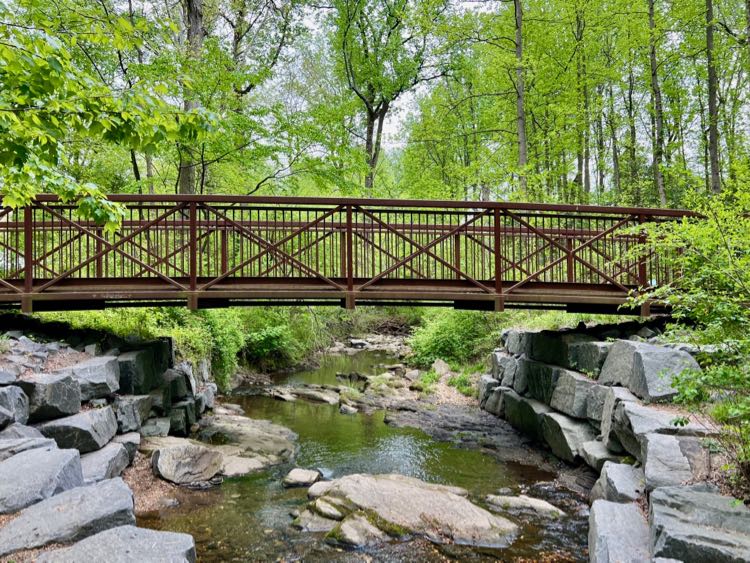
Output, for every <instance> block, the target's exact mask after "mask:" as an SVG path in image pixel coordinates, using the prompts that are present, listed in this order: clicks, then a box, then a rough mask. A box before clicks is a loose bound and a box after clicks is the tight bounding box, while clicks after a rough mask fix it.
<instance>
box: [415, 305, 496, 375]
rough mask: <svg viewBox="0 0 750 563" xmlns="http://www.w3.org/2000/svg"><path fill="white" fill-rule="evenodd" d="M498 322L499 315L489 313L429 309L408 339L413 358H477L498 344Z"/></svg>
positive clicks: (456, 360)
mask: <svg viewBox="0 0 750 563" xmlns="http://www.w3.org/2000/svg"><path fill="white" fill-rule="evenodd" d="M500 323H501V319H500V316H498V315H495V314H491V313H481V312H476V311H455V310H453V309H437V310H433V311H429V312H427V313H426V314H425V317H424V319H423V323H422V324H421V325H420V326H418V327H417V328H416V329H415V331H414V334H413V335H412V337H411V339H410V341H409V344H410V346H411V348H412V352H413V354H414V355H413V361H414V363H415V364H416V365H419V366H429V365H431V364H432V363H433V362H434V361H435V360H437V359H441V360H444V361H446V362H448V363H458V364H464V363H467V362H469V361H471V360H474V359H477V358H480V357H482V356H484V355H485V354H487V353H489V352H490V351H491V350H492V349H493V348H494V347H495V346H497V342H498V338H499V333H500V326H501V324H500Z"/></svg>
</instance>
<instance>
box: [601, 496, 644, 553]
mask: <svg viewBox="0 0 750 563" xmlns="http://www.w3.org/2000/svg"><path fill="white" fill-rule="evenodd" d="M650 560H651V554H650V550H649V530H648V524H647V523H646V519H645V518H644V517H643V515H642V514H641V512H640V510H638V507H637V506H636V505H635V504H634V503H628V504H621V503H617V502H609V501H606V500H596V501H594V504H592V505H591V512H590V513H589V561H590V562H591V563H642V562H644V561H650Z"/></svg>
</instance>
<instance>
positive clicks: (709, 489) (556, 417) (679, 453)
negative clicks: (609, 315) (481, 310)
mask: <svg viewBox="0 0 750 563" xmlns="http://www.w3.org/2000/svg"><path fill="white" fill-rule="evenodd" d="M662 323H663V321H656V322H654V323H651V324H648V325H641V324H639V323H626V324H622V325H607V326H598V327H591V328H588V327H584V326H579V327H578V328H577V329H572V330H560V331H522V330H509V331H506V332H504V333H503V334H502V337H501V342H502V347H501V348H499V349H497V350H495V351H494V352H493V353H492V356H491V372H490V373H489V374H486V375H484V376H483V377H482V378H481V380H480V382H479V401H480V406H481V408H483V409H484V410H486V411H488V412H491V413H493V414H495V415H496V416H498V417H501V418H504V419H505V420H507V421H508V422H509V423H510V424H511V425H512V426H514V427H515V428H517V429H519V430H520V431H521V432H523V433H524V434H526V435H528V436H529V437H531V438H533V439H534V440H536V441H538V442H539V443H541V444H544V445H546V446H547V447H549V448H550V450H551V451H552V452H553V453H554V454H555V455H556V456H557V457H559V458H560V459H562V460H564V461H565V462H567V463H571V464H582V463H585V464H588V465H589V466H590V467H591V468H592V469H593V470H595V471H596V472H597V473H599V475H600V477H599V479H598V481H597V482H596V484H595V486H594V488H593V490H592V491H591V502H592V507H591V512H590V521H589V524H590V526H589V556H590V560H591V561H592V562H608V561H650V560H658V559H660V558H667V559H674V560H678V561H686V562H688V561H750V510H748V508H747V507H745V506H743V505H742V504H741V503H738V502H737V501H736V500H735V499H733V498H731V497H726V496H722V495H721V494H719V492H718V490H717V489H716V487H714V486H713V485H711V484H710V483H708V479H709V476H710V473H711V470H712V467H711V461H712V458H711V455H710V453H709V449H708V445H709V443H710V438H711V436H712V435H714V434H715V432H716V429H715V428H714V427H712V426H710V425H707V424H700V423H696V422H690V423H689V424H686V425H678V424H677V423H676V419H677V418H678V417H679V416H680V415H681V413H680V412H679V411H676V409H675V408H674V406H672V405H669V406H667V405H666V403H669V402H671V400H672V399H673V398H674V397H675V395H676V391H675V389H674V387H673V380H674V378H675V376H677V375H678V374H680V373H682V372H684V371H685V370H694V371H699V370H700V369H701V367H700V365H699V364H698V362H697V361H696V357H697V356H698V355H699V354H700V353H701V352H702V351H701V350H699V349H697V348H695V347H694V346H689V345H675V344H669V345H664V344H661V342H660V341H661V339H660V332H661V328H662ZM644 506H645V507H647V513H646V512H644V510H643V509H642V507H644Z"/></svg>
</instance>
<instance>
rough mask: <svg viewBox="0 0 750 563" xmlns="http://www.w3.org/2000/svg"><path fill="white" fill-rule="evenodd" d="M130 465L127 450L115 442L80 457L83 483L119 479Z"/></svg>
mask: <svg viewBox="0 0 750 563" xmlns="http://www.w3.org/2000/svg"><path fill="white" fill-rule="evenodd" d="M129 463H130V457H129V456H128V450H126V449H125V446H124V445H122V444H118V443H117V442H110V443H109V444H107V445H106V446H104V447H103V448H102V449H100V450H96V451H95V452H90V453H87V454H83V455H82V456H81V470H82V471H83V482H84V483H86V484H89V483H97V482H99V481H102V480H104V479H112V478H113V477H119V476H120V474H121V473H122V472H123V471H124V470H125V468H126V467H127V466H128V464H129Z"/></svg>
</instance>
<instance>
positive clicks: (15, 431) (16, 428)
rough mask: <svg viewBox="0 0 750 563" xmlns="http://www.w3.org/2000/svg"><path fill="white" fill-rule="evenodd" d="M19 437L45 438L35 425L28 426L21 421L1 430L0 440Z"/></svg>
mask: <svg viewBox="0 0 750 563" xmlns="http://www.w3.org/2000/svg"><path fill="white" fill-rule="evenodd" d="M19 438H44V434H42V433H41V432H39V430H37V429H36V428H34V427H33V426H26V425H25V424H21V423H19V422H14V423H13V424H11V425H9V426H7V427H6V428H5V429H4V430H2V431H0V440H17V439H19Z"/></svg>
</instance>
